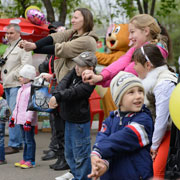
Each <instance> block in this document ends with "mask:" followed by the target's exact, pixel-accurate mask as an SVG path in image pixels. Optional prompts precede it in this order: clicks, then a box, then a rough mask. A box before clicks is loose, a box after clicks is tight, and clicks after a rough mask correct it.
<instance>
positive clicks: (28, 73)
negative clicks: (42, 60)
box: [19, 64, 36, 80]
mask: <svg viewBox="0 0 180 180" xmlns="http://www.w3.org/2000/svg"><path fill="white" fill-rule="evenodd" d="M19 75H20V76H22V77H24V78H28V79H31V80H34V78H35V77H36V69H35V67H34V66H32V65H30V64H25V65H24V66H23V68H22V69H21V70H20V71H19Z"/></svg>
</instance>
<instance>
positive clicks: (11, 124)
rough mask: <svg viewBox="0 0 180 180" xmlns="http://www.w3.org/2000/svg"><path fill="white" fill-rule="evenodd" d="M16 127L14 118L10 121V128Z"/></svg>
mask: <svg viewBox="0 0 180 180" xmlns="http://www.w3.org/2000/svg"><path fill="white" fill-rule="evenodd" d="M14 126H15V124H14V118H13V117H12V118H11V120H10V121H9V127H10V128H13V127H14Z"/></svg>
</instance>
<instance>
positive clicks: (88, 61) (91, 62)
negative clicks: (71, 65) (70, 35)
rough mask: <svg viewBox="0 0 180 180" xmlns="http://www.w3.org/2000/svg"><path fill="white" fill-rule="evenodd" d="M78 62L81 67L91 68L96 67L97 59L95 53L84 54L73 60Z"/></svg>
mask: <svg viewBox="0 0 180 180" xmlns="http://www.w3.org/2000/svg"><path fill="white" fill-rule="evenodd" d="M72 60H73V61H74V62H76V63H77V64H78V65H79V66H81V67H84V66H89V67H96V64H97V58H96V56H95V54H94V53H93V52H89V51H87V52H83V53H81V54H80V55H79V56H77V57H75V58H73V59H72Z"/></svg>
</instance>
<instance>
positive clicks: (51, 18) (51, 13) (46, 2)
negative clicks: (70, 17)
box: [42, 0, 55, 23]
mask: <svg viewBox="0 0 180 180" xmlns="http://www.w3.org/2000/svg"><path fill="white" fill-rule="evenodd" d="M42 1H43V3H44V6H45V8H46V12H47V21H49V22H51V23H52V22H53V21H55V17H54V9H53V7H52V4H51V1H50V0H42Z"/></svg>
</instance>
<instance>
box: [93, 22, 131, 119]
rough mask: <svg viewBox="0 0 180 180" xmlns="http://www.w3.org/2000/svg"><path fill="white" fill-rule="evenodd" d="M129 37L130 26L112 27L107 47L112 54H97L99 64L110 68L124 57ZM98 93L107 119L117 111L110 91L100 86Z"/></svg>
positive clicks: (107, 37)
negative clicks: (112, 112) (111, 113)
mask: <svg viewBox="0 0 180 180" xmlns="http://www.w3.org/2000/svg"><path fill="white" fill-rule="evenodd" d="M128 37H129V32H128V24H113V25H111V26H110V27H109V28H108V30H107V34H106V46H107V47H108V50H109V51H110V52H109V53H100V52H96V57H97V60H98V64H100V65H104V66H108V65H110V64H111V63H113V62H114V61H116V60H118V59H119V58H120V57H121V56H123V55H124V54H125V53H126V52H127V50H128V49H129V45H128V44H129V39H128ZM98 92H99V94H100V96H101V97H102V103H103V109H104V115H105V117H108V116H109V112H110V111H113V110H115V109H117V107H116V106H115V104H114V102H113V100H112V97H111V93H110V89H109V88H103V87H101V86H98Z"/></svg>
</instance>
